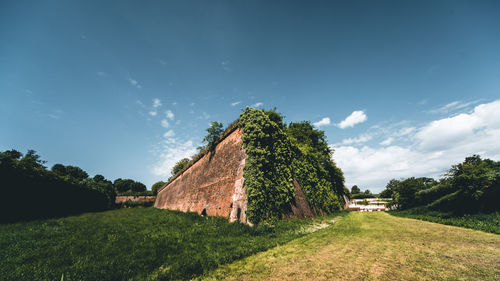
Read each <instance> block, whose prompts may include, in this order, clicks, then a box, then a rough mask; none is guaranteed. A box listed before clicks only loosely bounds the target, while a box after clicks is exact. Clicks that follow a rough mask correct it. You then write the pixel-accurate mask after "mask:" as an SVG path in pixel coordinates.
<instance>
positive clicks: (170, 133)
mask: <svg viewBox="0 0 500 281" xmlns="http://www.w3.org/2000/svg"><path fill="white" fill-rule="evenodd" d="M163 136H164V137H165V138H171V137H173V136H175V132H174V131H172V130H168V131H167V132H166V133H165V134H163Z"/></svg>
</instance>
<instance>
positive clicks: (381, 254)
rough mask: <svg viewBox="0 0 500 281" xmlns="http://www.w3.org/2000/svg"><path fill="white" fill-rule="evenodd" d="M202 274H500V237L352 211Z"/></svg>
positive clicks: (365, 277) (425, 276) (439, 276)
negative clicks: (267, 248)
mask: <svg viewBox="0 0 500 281" xmlns="http://www.w3.org/2000/svg"><path fill="white" fill-rule="evenodd" d="M198 279H201V280H280V281H282V280H478V281H479V280H481V281H483V280H500V235H496V234H492V233H485V232H481V231H476V230H471V229H465V228H460V227H454V226H447V225H441V224H435V223H429V222H425V221H420V220H414V219H407V218H400V217H395V216H391V215H389V214H387V213H385V212H351V213H349V214H348V215H347V216H345V217H343V218H338V219H337V221H336V222H335V223H334V224H333V225H330V226H329V227H327V228H324V229H321V230H318V231H317V232H314V233H311V234H309V235H306V236H304V237H301V238H298V239H295V240H293V241H291V242H289V243H288V244H286V245H283V246H280V247H275V248H272V249H270V250H268V251H265V252H261V253H257V254H255V255H252V256H250V257H247V258H244V259H241V260H238V261H236V262H234V263H231V264H227V265H222V266H220V267H219V268H217V269H216V270H213V271H211V272H209V273H207V274H205V275H203V276H201V277H198Z"/></svg>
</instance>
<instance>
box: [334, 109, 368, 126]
mask: <svg viewBox="0 0 500 281" xmlns="http://www.w3.org/2000/svg"><path fill="white" fill-rule="evenodd" d="M366 119H367V118H366V114H365V113H364V112H363V111H362V110H356V111H353V112H352V113H351V114H350V115H349V116H347V118H346V119H344V120H343V121H341V122H340V123H339V124H338V127H339V128H341V129H345V128H348V127H354V125H356V124H359V123H363V122H365V121H366Z"/></svg>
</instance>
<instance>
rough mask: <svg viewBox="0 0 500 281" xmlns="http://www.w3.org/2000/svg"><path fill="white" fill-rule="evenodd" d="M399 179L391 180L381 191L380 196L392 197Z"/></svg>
mask: <svg viewBox="0 0 500 281" xmlns="http://www.w3.org/2000/svg"><path fill="white" fill-rule="evenodd" d="M398 184H399V181H398V180H396V179H392V180H390V181H389V182H388V183H387V185H386V186H385V189H384V190H382V192H380V194H379V196H378V197H380V198H392V193H393V191H394V189H395V188H396V187H397V186H398Z"/></svg>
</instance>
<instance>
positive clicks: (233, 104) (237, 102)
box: [231, 101, 241, 106]
mask: <svg viewBox="0 0 500 281" xmlns="http://www.w3.org/2000/svg"><path fill="white" fill-rule="evenodd" d="M240 103H241V101H235V102H232V103H231V106H237V105H238V104H240Z"/></svg>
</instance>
